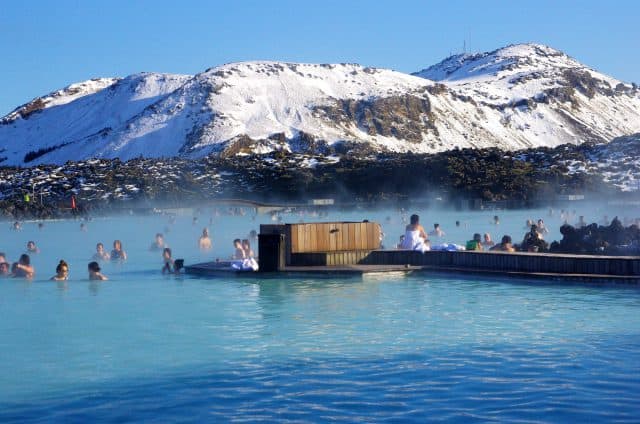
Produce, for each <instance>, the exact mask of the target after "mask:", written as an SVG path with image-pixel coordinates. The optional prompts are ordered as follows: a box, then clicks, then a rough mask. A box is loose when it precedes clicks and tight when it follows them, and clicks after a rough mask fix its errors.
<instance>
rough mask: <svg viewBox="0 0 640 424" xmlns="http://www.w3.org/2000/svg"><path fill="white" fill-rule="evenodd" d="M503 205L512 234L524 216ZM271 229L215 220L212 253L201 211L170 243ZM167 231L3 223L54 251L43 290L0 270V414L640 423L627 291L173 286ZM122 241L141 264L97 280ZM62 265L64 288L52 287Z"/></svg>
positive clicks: (11, 245) (377, 281)
mask: <svg viewBox="0 0 640 424" xmlns="http://www.w3.org/2000/svg"><path fill="white" fill-rule="evenodd" d="M530 213H534V212H530ZM535 213H538V214H542V213H544V212H541V211H536V212H535ZM509 214H511V218H512V221H513V222H514V224H511V225H513V226H514V227H513V228H514V230H513V234H514V235H515V234H517V235H518V236H517V237H515V236H514V238H519V237H520V235H521V233H523V232H524V230H522V229H521V228H522V226H523V224H524V222H523V220H522V218H523V217H524V219H526V218H527V217H528V215H527V216H525V215H526V213H525V212H513V213H509ZM355 215H356V214H354V215H353V216H352V215H348V214H342V215H334V216H330V217H329V219H343V218H346V219H349V218H355ZM449 215H450V216H449V217H447V216H445V215H442V216H435V217H434V219H439V220H440V221H443V222H442V224H443V227H444V230H445V231H447V230H450V232H449V234H450V237H451V238H452V241H457V242H462V241H464V240H458V239H457V238H456V237H461V238H462V236H465V237H466V235H467V233H468V232H469V231H471V232H474V231H480V232H484V231H488V230H489V229H490V227H489V226H488V225H489V224H488V221H489V220H490V217H491V216H493V214H492V213H484V214H482V213H476V214H472V213H469V214H468V215H467V216H466V217H465V218H464V219H465V220H466V221H467V222H468V223H469V224H470V226H471V227H472V229H464V230H463V229H460V230H459V231H460V235H459V236H457V235H456V230H455V229H453V228H450V227H453V224H452V223H451V222H448V221H446V219H448V220H449V221H451V220H452V219H454V216H453V215H451V214H449ZM507 215H508V213H506V212H503V213H501V217H503V224H501V225H503V227H502V228H506V226H507V224H506V223H505V222H504V221H505V218H504V217H507ZM541 216H542V217H543V218H545V221H547V217H546V215H544V216H543V215H541ZM360 217H361V218H364V217H363V216H362V214H360ZM537 217H538V216H536V215H533V216H532V218H537ZM367 218H369V219H371V217H367ZM385 218H386V215H381V216H380V217H376V216H374V217H373V219H377V220H384V219H385ZM305 219H307V220H310V218H305ZM297 220H298V219H296V220H295V221H297ZM394 220H395V217H393V218H392V222H390V223H389V225H385V231H386V232H387V237H388V238H390V237H391V236H390V235H389V234H393V235H394V236H393V238H394V239H395V238H396V237H395V233H397V232H398V231H400V230H401V227H402V224H401V223H400V222H399V221H398V222H394ZM260 221H264V222H266V221H268V218H267V217H258V219H257V221H256V222H253V221H251V219H250V218H247V217H245V218H240V217H224V218H216V219H214V222H213V223H212V225H211V226H210V228H211V229H212V233H213V239H214V245H215V247H214V251H213V252H209V253H206V254H201V253H200V252H198V251H197V249H196V247H195V243H196V239H197V236H198V234H199V232H200V231H201V229H202V227H203V226H205V225H207V226H209V225H208V217H207V218H206V219H205V217H201V218H200V222H199V224H197V225H192V224H191V217H190V216H184V217H179V218H178V221H177V222H176V223H175V224H173V225H171V226H170V228H169V229H170V231H169V233H167V235H166V238H167V240H168V242H169V244H170V245H171V246H172V248H173V249H174V256H175V257H185V259H187V263H193V262H195V261H198V260H208V259H211V258H213V257H227V256H228V254H229V253H230V251H231V249H230V247H229V246H230V243H231V240H232V239H233V238H234V237H236V236H237V237H244V236H245V235H246V233H248V231H249V230H250V229H252V228H256V229H257V226H258V223H259V222H260ZM295 221H294V222H295ZM0 225H2V224H0ZM165 226H167V225H166V218H162V217H147V218H143V217H127V218H113V219H105V220H94V221H92V222H90V223H89V224H88V228H89V230H88V231H87V232H86V233H81V232H80V231H79V223H78V222H70V221H67V222H55V223H53V222H49V223H46V224H45V227H44V228H43V229H42V230H38V229H37V227H36V225H35V224H26V225H25V229H24V230H23V231H22V232H13V231H9V230H8V225H6V227H7V228H3V229H1V230H0V235H1V236H2V239H1V240H2V241H0V251H5V252H7V253H8V256H9V259H10V260H14V259H16V258H17V255H18V254H19V253H22V247H23V246H24V245H25V244H26V241H27V240H31V239H35V241H36V242H37V243H38V244H39V245H40V248H41V249H42V253H40V254H39V255H34V257H33V262H34V264H35V266H36V269H37V276H36V278H35V279H34V281H33V282H25V281H20V280H0V334H1V335H2V337H0V422H27V421H33V422H52V421H54V422H55V421H57V422H92V421H119V422H120V421H198V422H199V421H223V422H224V421H231V420H236V421H251V422H253V421H260V420H263V421H278V422H280V421H287V420H290V421H343V422H353V421H363V422H378V421H393V422H398V421H402V422H406V421H415V422H424V421H427V420H448V421H449V420H450V421H463V422H468V421H526V422H531V421H536V422H582V421H601V422H605V421H606V422H637V421H638V420H640V314H639V313H638V312H639V311H640V291H639V289H637V288H635V287H620V286H594V285H575V284H574V285H570V284H565V285H562V284H560V285H559V284H554V283H545V282H541V281H531V282H529V281H526V280H517V281H510V280H500V279H477V278H473V277H462V276H441V275H429V274H421V275H413V276H407V277H405V276H398V275H387V276H384V275H378V276H371V277H365V278H364V279H362V280H360V279H307V280H282V279H266V280H253V279H246V280H244V279H228V280H225V279H215V280H213V279H201V278H193V277H188V276H182V277H173V276H172V277H167V276H162V275H160V273H159V269H160V267H161V262H160V259H159V258H158V253H151V252H148V251H147V248H148V245H149V244H150V243H151V241H152V239H153V235H154V234H155V232H157V231H164V227H165ZM476 228H477V230H476ZM485 228H486V229H485ZM502 228H501V229H502ZM463 231H464V232H463ZM493 232H494V233H495V232H496V230H495V229H494V230H493ZM114 238H120V239H122V240H123V243H124V247H125V249H126V250H128V253H129V256H130V259H129V261H128V262H127V263H125V264H122V265H117V264H104V267H103V268H104V272H105V274H107V275H108V276H109V277H110V281H106V282H98V283H94V282H89V281H87V280H86V275H85V274H86V273H85V269H86V263H87V262H88V258H89V257H90V256H91V254H92V251H93V249H94V246H95V243H96V242H97V241H103V242H104V243H105V244H106V245H110V244H111V241H112V240H113V239H114ZM494 238H497V237H494ZM551 238H553V237H551ZM556 238H557V237H556ZM61 258H64V259H66V260H67V261H68V262H69V263H70V268H71V280H70V281H68V282H66V283H56V282H51V281H46V279H47V278H48V277H50V276H51V275H53V269H54V268H55V265H56V264H57V261H58V260H59V259H61Z"/></svg>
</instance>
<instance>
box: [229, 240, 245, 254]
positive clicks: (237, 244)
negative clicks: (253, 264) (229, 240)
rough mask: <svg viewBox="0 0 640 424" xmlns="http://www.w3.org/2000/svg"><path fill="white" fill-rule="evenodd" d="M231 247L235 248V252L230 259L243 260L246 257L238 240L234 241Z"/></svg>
mask: <svg viewBox="0 0 640 424" xmlns="http://www.w3.org/2000/svg"><path fill="white" fill-rule="evenodd" d="M233 247H235V249H236V250H235V251H234V252H233V256H232V258H231V259H245V258H246V255H245V252H244V249H243V248H242V241H241V240H240V239H235V240H234V241H233Z"/></svg>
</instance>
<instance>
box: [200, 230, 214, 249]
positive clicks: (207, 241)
mask: <svg viewBox="0 0 640 424" xmlns="http://www.w3.org/2000/svg"><path fill="white" fill-rule="evenodd" d="M211 246H212V243H211V237H209V230H208V229H206V228H204V229H203V230H202V235H201V236H200V238H199V239H198V247H199V248H200V250H211Z"/></svg>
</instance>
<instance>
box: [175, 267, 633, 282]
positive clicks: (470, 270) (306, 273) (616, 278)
mask: <svg viewBox="0 0 640 424" xmlns="http://www.w3.org/2000/svg"><path fill="white" fill-rule="evenodd" d="M185 270H186V272H187V273H188V274H192V275H199V276H202V277H210V278H230V277H231V278H259V279H262V278H304V277H307V278H310V277H311V278H332V277H342V278H350V277H351V278H353V277H358V278H362V277H364V276H366V275H370V274H389V275H390V276H391V275H399V274H404V275H407V274H414V273H422V274H439V275H442V274H452V275H458V276H460V275H466V276H469V275H476V276H482V277H500V278H516V279H519V280H522V279H527V280H548V281H561V282H580V283H597V284H602V283H608V284H611V283H613V284H640V275H614V274H595V273H593V274H583V273H571V274H567V273H561V272H523V271H506V270H497V269H487V268H474V267H456V266H436V265H406V264H405V265H362V264H355V265H334V266H330V265H327V266H321V265H314V266H287V267H285V268H284V269H283V270H282V271H277V272H253V271H238V270H234V269H232V268H230V267H228V266H221V265H220V264H219V263H216V262H205V263H200V264H194V265H190V266H187V267H185Z"/></svg>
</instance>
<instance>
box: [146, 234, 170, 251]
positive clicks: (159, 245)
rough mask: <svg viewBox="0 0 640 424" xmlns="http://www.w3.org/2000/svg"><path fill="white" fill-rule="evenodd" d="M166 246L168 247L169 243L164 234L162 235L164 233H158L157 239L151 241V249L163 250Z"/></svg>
mask: <svg viewBox="0 0 640 424" xmlns="http://www.w3.org/2000/svg"><path fill="white" fill-rule="evenodd" d="M165 247H167V245H166V243H165V242H164V236H163V235H162V233H157V234H156V238H155V240H154V241H153V243H151V246H149V250H151V251H153V250H162V249H164V248H165Z"/></svg>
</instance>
